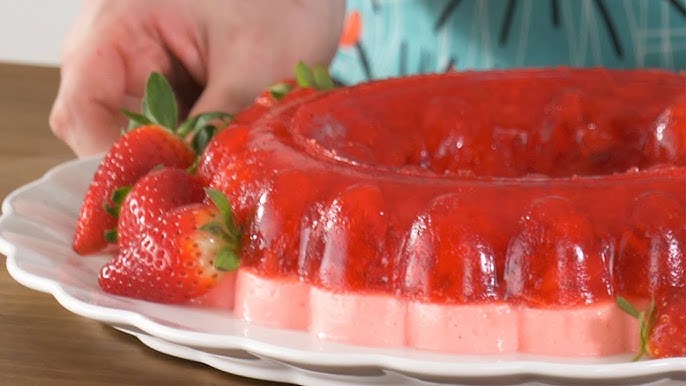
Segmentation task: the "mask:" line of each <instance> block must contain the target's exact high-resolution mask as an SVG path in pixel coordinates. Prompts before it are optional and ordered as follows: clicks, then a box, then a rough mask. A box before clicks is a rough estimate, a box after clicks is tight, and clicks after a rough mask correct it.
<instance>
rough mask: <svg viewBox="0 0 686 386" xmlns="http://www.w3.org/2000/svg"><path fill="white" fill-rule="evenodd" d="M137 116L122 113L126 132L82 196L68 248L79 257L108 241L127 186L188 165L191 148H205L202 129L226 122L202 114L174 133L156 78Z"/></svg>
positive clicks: (168, 102) (172, 104) (173, 112)
mask: <svg viewBox="0 0 686 386" xmlns="http://www.w3.org/2000/svg"><path fill="white" fill-rule="evenodd" d="M142 111H143V113H142V114H137V113H132V112H127V111H125V112H124V113H125V114H126V115H127V116H128V117H129V118H131V124H130V125H129V126H130V127H129V130H128V131H127V132H125V133H124V134H123V135H122V137H121V138H120V139H119V140H118V141H117V142H116V143H115V144H114V145H113V146H112V148H111V149H110V150H109V151H108V152H107V154H106V155H105V157H104V159H103V160H102V162H101V164H100V166H99V167H98V170H97V171H96V172H95V175H94V177H93V180H92V182H91V185H90V186H89V188H88V191H87V192H86V196H85V197H84V200H83V203H82V206H81V211H80V213H79V218H78V222H77V225H76V234H75V237H74V242H73V248H74V251H76V252H77V253H79V254H81V255H85V254H91V253H95V252H98V251H100V250H101V249H103V248H104V247H105V246H106V245H107V243H108V242H112V241H114V237H113V235H114V234H115V232H113V230H114V229H115V227H116V225H117V215H118V212H119V206H120V205H121V203H122V201H123V198H124V197H125V193H126V191H127V190H128V188H129V187H130V186H131V185H133V184H134V183H135V182H136V181H137V180H138V179H139V178H141V177H142V176H144V175H146V174H147V173H148V172H149V171H150V170H151V169H153V168H154V167H156V166H159V165H163V166H170V167H176V168H182V169H185V168H188V167H190V166H191V165H193V163H194V162H195V159H196V153H195V152H194V150H193V148H192V147H191V146H192V145H195V146H194V147H197V148H200V147H202V146H203V145H204V144H206V143H207V141H209V138H207V137H208V134H207V132H212V131H213V130H211V129H205V128H211V126H209V125H207V123H208V122H210V121H211V120H214V119H223V118H225V117H226V114H222V113H207V114H202V115H200V116H198V117H194V118H191V119H189V120H188V121H186V122H185V123H184V124H182V125H181V126H179V127H178V128H177V115H178V112H177V105H176V100H175V98H174V94H173V91H172V89H171V86H170V85H169V83H168V82H167V81H166V79H164V77H163V76H162V75H160V74H158V73H153V74H152V75H150V77H149V78H148V82H147V85H146V91H145V97H144V99H143V106H142ZM195 133H198V134H197V135H193V136H192V140H190V142H187V137H189V136H190V135H191V134H195ZM201 133H202V134H201ZM108 236H109V237H108Z"/></svg>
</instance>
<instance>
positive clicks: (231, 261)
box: [214, 248, 241, 271]
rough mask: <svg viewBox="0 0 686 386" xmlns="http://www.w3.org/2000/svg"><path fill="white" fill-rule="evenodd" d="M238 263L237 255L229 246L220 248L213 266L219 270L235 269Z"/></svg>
mask: <svg viewBox="0 0 686 386" xmlns="http://www.w3.org/2000/svg"><path fill="white" fill-rule="evenodd" d="M240 265H241V261H240V259H239V258H238V255H237V254H236V252H235V251H233V250H232V249H230V248H222V249H220V250H219V252H218V253H217V257H216V258H215V259H214V267H215V268H216V269H217V270H219V271H235V270H237V269H238V267H240Z"/></svg>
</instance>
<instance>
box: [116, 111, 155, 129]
mask: <svg viewBox="0 0 686 386" xmlns="http://www.w3.org/2000/svg"><path fill="white" fill-rule="evenodd" d="M121 112H122V114H124V115H125V116H126V117H127V118H129V125H128V127H127V129H126V131H131V130H133V129H135V128H136V127H140V126H145V125H150V124H152V123H153V122H152V121H151V120H150V119H148V118H147V117H146V116H144V115H143V114H139V113H134V112H133V111H129V110H126V109H121Z"/></svg>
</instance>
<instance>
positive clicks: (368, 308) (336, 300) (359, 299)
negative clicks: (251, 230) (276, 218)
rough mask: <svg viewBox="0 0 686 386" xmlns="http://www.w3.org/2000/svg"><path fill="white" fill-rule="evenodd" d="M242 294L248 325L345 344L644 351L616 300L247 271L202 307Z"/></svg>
mask: <svg viewBox="0 0 686 386" xmlns="http://www.w3.org/2000/svg"><path fill="white" fill-rule="evenodd" d="M233 285H235V288H231V286H233ZM220 287H221V288H220ZM234 294H235V304H234V313H235V314H236V315H237V316H238V317H240V318H242V319H244V320H246V321H248V322H254V323H256V324H260V325H264V326H269V327H275V328H285V329H297V330H309V331H310V332H311V333H313V334H315V335H317V336H319V337H321V338H322V339H326V340H333V341H338V342H343V343H351V344H359V345H367V346H380V347H399V346H409V347H414V348H418V349H424V350H431V351H438V352H446V353H457V354H478V355H481V354H498V353H516V352H521V353H530V354H536V355H550V356H568V357H575V356H608V355H614V354H620V353H625V352H632V351H635V350H636V341H637V332H636V331H637V330H636V329H637V326H636V323H635V322H633V321H632V320H631V318H630V317H628V316H627V315H625V314H624V313H623V312H622V311H621V310H619V308H618V307H617V306H616V305H615V304H614V303H613V302H609V301H608V302H602V303H597V304H593V305H588V306H582V307H577V308H569V309H538V308H528V307H523V306H513V305H510V304H506V303H488V304H469V305H452V304H438V303H436V304H434V303H423V302H416V301H401V300H399V299H396V298H395V297H393V296H389V295H384V294H373V293H369V294H366V293H337V292H332V291H329V290H326V289H322V288H318V287H315V286H311V285H309V284H307V283H304V282H302V281H299V280H294V279H287V278H273V277H261V276H259V275H258V274H257V273H255V272H253V271H252V270H250V269H245V268H241V269H239V270H238V272H237V274H236V275H235V277H234V276H229V275H227V277H226V278H225V280H223V281H222V282H221V283H220V286H219V287H217V289H215V290H214V291H213V292H212V293H210V294H208V295H206V296H205V297H204V298H203V300H202V301H201V302H198V303H199V304H203V305H213V306H218V307H221V308H227V307H228V306H229V304H230V303H231V302H227V301H226V300H223V299H226V298H230V299H233V298H234V296H233V295H234ZM215 302H216V304H215Z"/></svg>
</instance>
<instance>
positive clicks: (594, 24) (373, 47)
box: [331, 0, 686, 84]
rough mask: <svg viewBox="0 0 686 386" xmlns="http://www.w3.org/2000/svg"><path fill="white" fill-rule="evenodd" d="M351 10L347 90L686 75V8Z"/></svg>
mask: <svg viewBox="0 0 686 386" xmlns="http://www.w3.org/2000/svg"><path fill="white" fill-rule="evenodd" d="M347 8H348V9H347V21H346V23H347V25H346V28H347V29H350V28H349V27H350V24H351V20H352V19H354V18H357V19H358V20H357V21H358V25H357V27H358V28H357V33H356V34H355V33H353V34H352V35H351V34H350V33H348V34H347V35H346V34H345V33H344V37H343V38H342V39H343V40H342V41H341V42H342V44H341V46H340V47H339V50H338V53H337V55H336V57H335V58H334V61H333V63H332V67H331V72H332V74H333V76H334V78H335V79H337V80H338V81H340V82H341V83H343V84H354V83H358V82H361V81H365V80H368V79H379V78H386V77H392V76H398V75H405V74H414V73H427V72H442V71H446V70H458V71H462V70H478V69H491V68H516V67H545V66H548V67H549V66H561V65H562V66H574V67H590V66H604V67H612V68H635V67H656V68H666V69H671V70H684V69H685V68H686V0H377V1H374V0H348V4H347ZM355 14H356V15H355ZM353 24H354V22H353ZM353 29H355V28H353ZM351 36H352V38H351ZM345 39H347V41H346V42H344V40H345Z"/></svg>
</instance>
